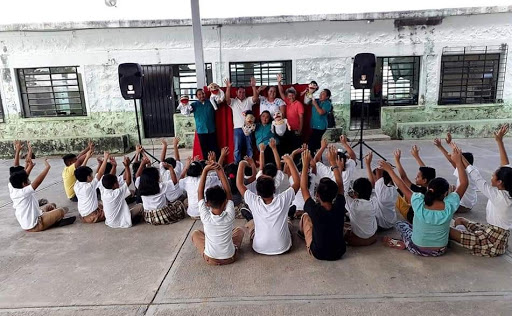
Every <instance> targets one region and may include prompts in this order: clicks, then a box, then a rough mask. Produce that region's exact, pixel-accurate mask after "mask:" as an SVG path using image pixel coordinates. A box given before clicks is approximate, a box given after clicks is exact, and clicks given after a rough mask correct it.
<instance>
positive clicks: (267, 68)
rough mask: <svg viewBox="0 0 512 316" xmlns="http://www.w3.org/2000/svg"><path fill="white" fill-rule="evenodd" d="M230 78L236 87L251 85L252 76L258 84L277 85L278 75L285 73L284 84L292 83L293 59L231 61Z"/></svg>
mask: <svg viewBox="0 0 512 316" xmlns="http://www.w3.org/2000/svg"><path fill="white" fill-rule="evenodd" d="M229 70H230V80H231V83H232V84H233V86H235V87H247V86H250V85H251V77H254V78H255V79H256V85H258V86H263V85H265V86H270V85H277V75H278V74H282V75H283V84H291V83H292V61H291V60H285V61H256V62H236V63H229Z"/></svg>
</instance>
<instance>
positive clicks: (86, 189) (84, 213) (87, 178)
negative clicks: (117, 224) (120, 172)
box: [74, 151, 109, 224]
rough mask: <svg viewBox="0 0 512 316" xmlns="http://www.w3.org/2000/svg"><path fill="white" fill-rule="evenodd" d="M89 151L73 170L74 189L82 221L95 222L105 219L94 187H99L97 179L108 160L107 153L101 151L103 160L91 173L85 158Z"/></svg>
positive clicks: (101, 175) (88, 156)
mask: <svg viewBox="0 0 512 316" xmlns="http://www.w3.org/2000/svg"><path fill="white" fill-rule="evenodd" d="M90 155H91V151H89V152H88V153H87V157H86V159H85V160H84V162H83V165H82V166H80V167H78V168H77V169H76V170H75V177H76V180H77V181H76V183H75V185H74V191H75V194H76V197H77V199H78V212H79V213H80V216H81V217H82V222H84V223H89V224H91V223H97V222H102V221H104V220H105V214H104V213H103V205H102V204H101V203H99V202H98V195H97V194H96V189H97V188H99V183H100V182H99V181H100V179H101V177H103V174H104V173H105V168H106V167H107V162H108V160H109V153H108V152H104V153H103V162H102V163H101V166H100V168H99V170H98V173H96V175H95V176H94V175H93V171H92V169H91V168H89V167H87V166H86V164H87V160H89V158H90Z"/></svg>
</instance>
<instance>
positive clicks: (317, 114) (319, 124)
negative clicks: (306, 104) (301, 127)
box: [308, 89, 332, 153]
mask: <svg viewBox="0 0 512 316" xmlns="http://www.w3.org/2000/svg"><path fill="white" fill-rule="evenodd" d="M311 104H312V106H313V107H312V109H311V136H310V138H309V144H308V148H309V150H310V151H311V152H312V153H314V152H316V151H317V150H318V148H320V142H321V141H322V136H323V135H324V133H325V131H326V130H327V114H328V113H329V112H330V111H331V110H332V104H331V91H330V90H329V89H323V90H322V92H320V97H319V98H318V99H314V98H313V99H312V100H311Z"/></svg>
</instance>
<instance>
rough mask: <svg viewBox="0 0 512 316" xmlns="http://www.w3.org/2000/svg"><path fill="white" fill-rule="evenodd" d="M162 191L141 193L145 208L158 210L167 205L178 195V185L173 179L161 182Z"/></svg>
mask: <svg viewBox="0 0 512 316" xmlns="http://www.w3.org/2000/svg"><path fill="white" fill-rule="evenodd" d="M159 186H160V192H158V193H157V194H154V195H141V198H142V205H143V206H144V209H145V210H158V209H161V208H163V207H164V206H166V205H167V202H168V201H169V202H173V201H175V200H172V198H174V196H175V195H176V191H177V188H176V185H174V183H173V182H172V181H166V182H160V183H159Z"/></svg>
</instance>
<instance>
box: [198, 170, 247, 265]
mask: <svg viewBox="0 0 512 316" xmlns="http://www.w3.org/2000/svg"><path fill="white" fill-rule="evenodd" d="M212 170H215V171H216V172H217V175H218V177H219V178H220V181H221V183H222V186H223V187H222V188H221V187H220V186H214V187H212V188H209V189H207V190H206V201H205V194H204V190H205V186H206V179H207V177H208V172H210V171H212ZM197 196H198V198H199V202H198V206H199V214H200V217H201V222H202V223H203V227H204V232H203V231H201V230H195V231H194V232H193V233H192V242H193V243H194V245H195V246H196V248H197V250H199V252H201V254H202V256H203V259H204V260H205V261H206V262H207V263H208V264H211V265H225V264H230V263H233V262H235V259H236V251H237V249H239V248H240V246H241V244H242V241H243V239H244V230H243V229H242V228H240V227H237V228H235V229H233V223H234V221H235V206H234V204H233V201H232V195H231V189H230V186H229V183H228V180H227V178H226V175H225V174H224V171H223V170H222V168H221V166H220V165H219V164H218V163H211V164H208V165H206V167H205V168H204V170H203V173H202V174H201V179H200V181H199V187H198V188H197Z"/></svg>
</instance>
